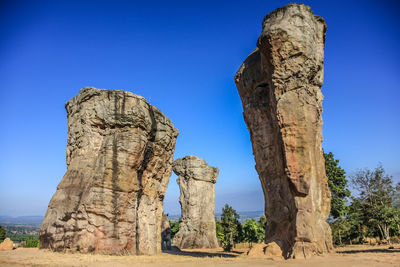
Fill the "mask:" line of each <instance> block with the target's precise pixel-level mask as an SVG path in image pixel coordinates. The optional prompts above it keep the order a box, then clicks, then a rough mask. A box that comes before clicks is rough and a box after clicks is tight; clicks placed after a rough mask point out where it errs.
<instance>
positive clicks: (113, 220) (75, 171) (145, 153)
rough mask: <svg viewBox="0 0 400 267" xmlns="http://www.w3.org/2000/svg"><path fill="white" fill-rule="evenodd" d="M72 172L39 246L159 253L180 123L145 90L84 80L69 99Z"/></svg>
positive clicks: (55, 201) (67, 175)
mask: <svg viewBox="0 0 400 267" xmlns="http://www.w3.org/2000/svg"><path fill="white" fill-rule="evenodd" d="M65 107H66V110H67V115H68V145H67V153H66V154H67V172H66V173H65V175H64V177H63V179H62V180H61V182H60V184H59V185H58V187H57V191H56V193H55V194H54V196H53V198H52V199H51V201H50V203H49V207H48V209H47V212H46V215H45V218H44V221H43V224H42V227H41V230H40V247H41V248H49V249H52V250H56V251H65V250H71V251H81V252H102V253H103V252H104V253H121V252H124V253H125V252H127V253H134V254H155V253H158V252H160V251H161V222H162V211H163V198H164V195H165V192H166V189H167V186H168V180H169V177H170V175H171V169H172V161H173V154H174V149H175V141H176V137H177V135H178V130H176V129H175V128H174V126H173V125H172V123H171V121H170V120H169V119H168V118H167V117H166V116H165V115H164V114H163V113H161V111H160V110H158V109H157V108H155V107H153V106H152V105H150V104H149V103H148V102H147V101H146V100H145V99H144V98H143V97H141V96H138V95H135V94H132V93H130V92H125V91H113V90H104V89H101V90H100V89H96V88H91V87H87V88H83V89H82V90H81V91H80V93H79V94H78V95H77V96H75V97H74V98H72V99H71V100H70V101H69V102H68V103H67V104H66V105H65Z"/></svg>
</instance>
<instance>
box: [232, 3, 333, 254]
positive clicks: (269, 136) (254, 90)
mask: <svg viewBox="0 0 400 267" xmlns="http://www.w3.org/2000/svg"><path fill="white" fill-rule="evenodd" d="M325 31H326V24H325V22H324V20H323V19H322V18H321V17H318V16H316V15H314V14H313V13H312V10H311V8H310V7H308V6H305V5H303V4H289V5H286V6H284V7H281V8H279V9H277V10H275V11H273V12H272V13H270V14H269V15H267V16H266V17H265V19H264V21H263V30H262V33H261V35H260V37H259V39H258V43H257V46H258V48H257V49H256V50H254V51H253V52H252V53H251V54H250V55H249V56H248V57H247V59H246V60H245V62H244V63H243V65H242V66H241V67H240V69H239V71H238V72H237V73H236V76H235V82H236V86H237V88H238V91H239V94H240V97H241V100H242V104H243V110H244V112H243V116H244V119H245V122H246V124H247V127H248V129H249V132H250V137H251V141H252V146H253V154H254V157H255V161H256V169H257V172H258V174H259V178H260V180H261V185H262V188H263V191H264V195H265V214H266V217H267V222H268V225H267V227H266V243H270V242H276V243H277V244H278V245H279V246H280V247H281V249H282V251H283V256H284V257H285V258H290V257H292V258H298V257H308V256H310V255H313V254H320V253H324V252H328V251H330V250H332V240H331V231H330V228H329V225H328V224H327V223H326V219H327V218H328V215H329V211H330V197H331V196H330V191H329V188H328V182H327V177H326V174H325V165H324V157H323V152H322V149H321V142H322V119H321V113H322V100H323V96H322V93H321V86H322V82H323V60H324V43H325Z"/></svg>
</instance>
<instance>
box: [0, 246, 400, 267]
mask: <svg viewBox="0 0 400 267" xmlns="http://www.w3.org/2000/svg"><path fill="white" fill-rule="evenodd" d="M244 250H245V249H237V250H236V251H233V252H232V253H225V252H223V251H222V250H221V249H214V250H205V249H203V250H184V251H182V252H179V253H172V254H167V253H163V254H160V255H157V256H132V255H131V256H111V255H92V254H79V253H56V252H51V251H48V250H38V249H35V248H32V249H30V248H19V249H16V250H13V251H3V252H0V266H7V267H8V266H10V267H17V266H18V267H19V266H38V267H39V266H40V267H47V266H77V267H78V266H79V267H83V266H88V267H103V266H104V267H106V266H107V267H108V266H110V267H111V266H112V267H127V266H145V267H181V266H201V267H210V266H226V267H228V266H229V267H239V266H240V267H242V266H243V267H244V266H255V267H258V266H260V267H261V266H263V267H266V266H307V267H317V266H318V267H320V266H337V267H345V266H368V267H372V266H385V267H386V266H393V267H400V247H396V248H395V249H388V246H379V247H377V246H374V247H371V246H347V247H344V248H340V249H338V250H337V251H338V253H334V254H329V255H324V256H319V257H313V258H311V259H308V260H287V261H283V260H279V261H273V260H269V259H266V258H262V257H258V258H257V257H256V258H254V257H247V256H245V255H244V254H242V252H244Z"/></svg>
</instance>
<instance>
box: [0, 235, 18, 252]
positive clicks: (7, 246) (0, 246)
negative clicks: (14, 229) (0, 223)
mask: <svg viewBox="0 0 400 267" xmlns="http://www.w3.org/2000/svg"><path fill="white" fill-rule="evenodd" d="M14 247H15V246H14V243H13V242H12V241H11V239H10V238H8V237H7V238H6V239H4V241H3V242H1V243H0V251H8V250H13V249H14Z"/></svg>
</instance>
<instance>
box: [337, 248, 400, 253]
mask: <svg viewBox="0 0 400 267" xmlns="http://www.w3.org/2000/svg"><path fill="white" fill-rule="evenodd" d="M399 252H400V248H393V249H389V248H371V249H354V250H347V251H337V252H336V253H338V254H357V253H399Z"/></svg>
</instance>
